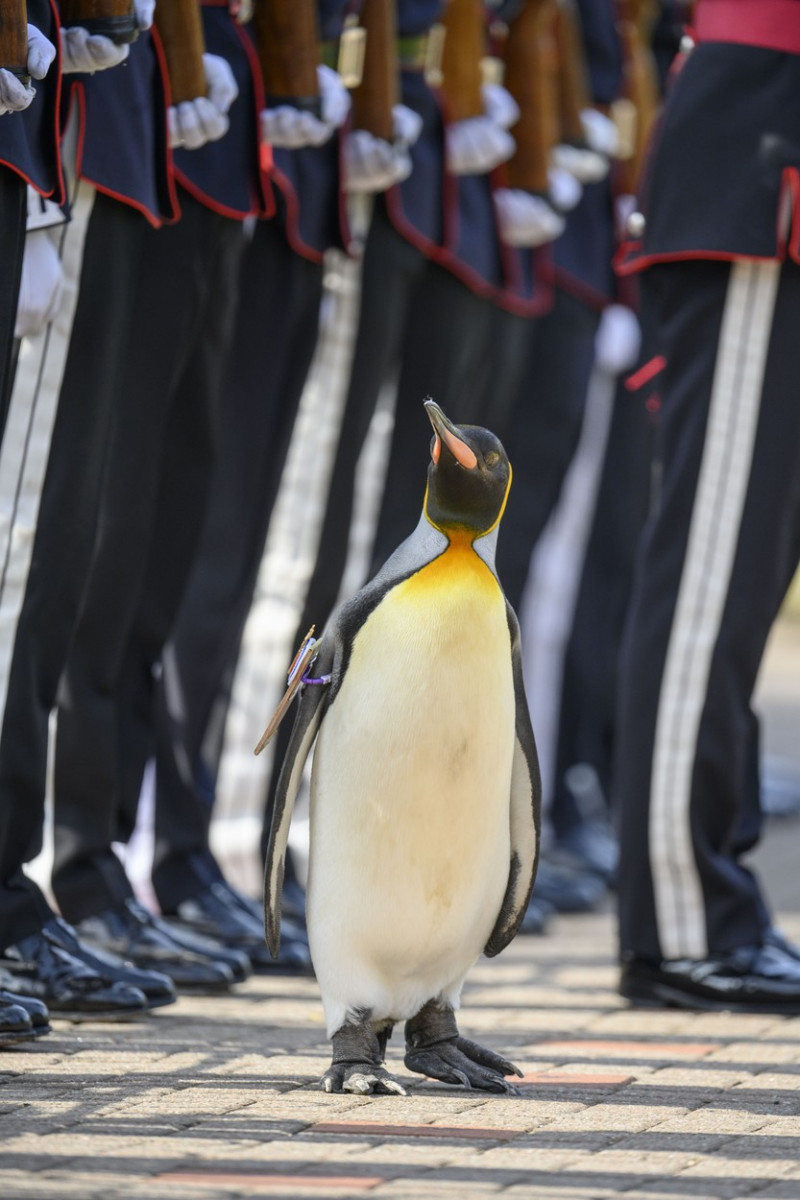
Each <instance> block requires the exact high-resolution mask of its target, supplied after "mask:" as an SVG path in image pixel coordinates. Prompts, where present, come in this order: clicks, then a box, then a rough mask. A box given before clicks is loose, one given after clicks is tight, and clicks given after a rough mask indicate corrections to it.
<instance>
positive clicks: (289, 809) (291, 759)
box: [264, 637, 334, 958]
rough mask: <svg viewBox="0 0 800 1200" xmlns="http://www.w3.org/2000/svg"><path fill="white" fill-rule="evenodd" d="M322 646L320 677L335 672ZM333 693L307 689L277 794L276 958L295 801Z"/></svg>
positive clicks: (268, 904)
mask: <svg viewBox="0 0 800 1200" xmlns="http://www.w3.org/2000/svg"><path fill="white" fill-rule="evenodd" d="M319 645H320V648H319V653H318V654H317V657H316V658H315V660H314V667H313V671H314V675H315V676H316V677H317V678H319V677H321V676H323V675H329V674H330V673H331V671H332V666H333V657H334V654H333V639H332V638H330V637H324V638H322V640H321V641H320V644H319ZM329 693H330V688H329V686H326V685H324V684H307V685H306V686H305V687H304V688H303V692H302V694H301V697H300V705H299V708H298V710H297V716H296V717H295V721H294V726H293V728H292V736H291V738H290V739H289V745H288V747H287V749H286V757H285V758H284V760H283V764H282V766H281V773H280V777H279V779H278V788H277V791H276V793H275V803H274V806H273V809H272V823H271V825H270V831H269V844H268V846H267V857H266V862H265V864H264V933H265V935H266V939H267V946H268V947H269V952H270V954H271V955H272V957H273V958H277V957H278V954H279V951H280V944H281V896H282V893H283V869H284V860H285V858H286V844H287V842H288V840H289V826H290V825H291V822H292V813H293V811H294V802H295V800H296V799H297V793H298V792H299V790H300V783H301V780H302V778H303V769H304V767H305V765H306V759H307V758H308V754H309V751H310V750H311V747H312V745H313V744H314V738H315V737H316V736H317V732H318V730H319V727H320V724H321V722H322V718H323V715H324V713H325V709H326V707H327V703H328V698H329Z"/></svg>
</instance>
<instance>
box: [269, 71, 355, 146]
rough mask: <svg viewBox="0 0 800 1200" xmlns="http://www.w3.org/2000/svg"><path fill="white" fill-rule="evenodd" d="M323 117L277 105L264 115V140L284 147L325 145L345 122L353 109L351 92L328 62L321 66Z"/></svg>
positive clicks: (321, 107) (288, 105)
mask: <svg viewBox="0 0 800 1200" xmlns="http://www.w3.org/2000/svg"><path fill="white" fill-rule="evenodd" d="M317 80H318V82H319V95H320V109H321V117H315V116H314V114H313V113H310V112H305V111H304V110H303V109H300V108H293V107H292V105H290V104H277V105H276V106H275V107H274V108H265V109H263V111H262V112H261V114H260V118H259V122H260V128H261V140H262V141H264V142H269V143H270V145H271V146H278V147H280V148H281V149H284V150H302V149H303V147H304V146H324V145H325V143H326V142H327V141H330V139H331V138H332V137H333V134H334V131H335V130H336V129H338V128H339V126H340V125H343V124H344V122H345V121H346V120H347V115H348V113H349V112H350V93H349V92H348V90H347V88H346V87H345V86H344V84H343V83H342V81H341V79H340V78H339V76H338V75H337V73H336V71H333V70H331V68H330V67H326V66H325V65H324V64H323V65H320V66H319V67H317Z"/></svg>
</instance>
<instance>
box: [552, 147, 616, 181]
mask: <svg viewBox="0 0 800 1200" xmlns="http://www.w3.org/2000/svg"><path fill="white" fill-rule="evenodd" d="M550 161H551V163H552V165H553V166H554V167H560V168H561V170H562V171H569V173H570V175H574V176H575V178H576V179H577V180H578V182H579V183H598V182H599V181H600V180H601V179H605V177H606V175H607V174H608V165H609V164H608V159H607V158H606V156H605V155H604V154H598V153H597V151H596V150H590V149H588V147H584V146H569V145H567V144H566V143H565V142H561V143H560V144H559V145H558V146H554V147H553V149H552V152H551V155H550Z"/></svg>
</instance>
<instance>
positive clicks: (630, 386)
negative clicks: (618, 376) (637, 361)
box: [625, 354, 667, 392]
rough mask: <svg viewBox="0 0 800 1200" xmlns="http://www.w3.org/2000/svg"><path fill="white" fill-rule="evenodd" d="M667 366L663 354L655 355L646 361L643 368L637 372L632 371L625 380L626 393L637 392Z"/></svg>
mask: <svg viewBox="0 0 800 1200" xmlns="http://www.w3.org/2000/svg"><path fill="white" fill-rule="evenodd" d="M666 365H667V360H666V359H665V358H664V355H663V354H656V355H655V356H654V357H653V358H651V359H648V361H647V362H646V363H645V364H644V366H641V367H639V370H638V371H634V372H633V374H631V375H629V376H628V378H627V379H626V380H625V390H626V391H627V392H638V391H639V389H640V388H643V387H644V386H645V384H646V383H649V382H650V380H651V379H655V377H656V375H658V374H660V373H661V371H663V370H664V367H665V366H666Z"/></svg>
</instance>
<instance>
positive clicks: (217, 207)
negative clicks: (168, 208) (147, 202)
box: [173, 150, 259, 221]
mask: <svg viewBox="0 0 800 1200" xmlns="http://www.w3.org/2000/svg"><path fill="white" fill-rule="evenodd" d="M191 153H192V151H191V150H190V151H189V154H191ZM173 171H174V174H175V178H176V179H177V181H178V183H179V184H180V185H181V187H182V188H184V189H185V190H186V191H187V192H188V193H189V194H190V195H191V196H194V198H195V200H197V202H198V203H199V204H202V205H203V207H204V208H208V209H210V210H211V212H215V213H217V214H218V215H219V216H220V217H228V218H229V219H230V220H232V221H243V220H244V219H245V217H253V216H257V215H259V209H258V207H257V206H256V204H255V202H253V204H252V205H251V206H250V208H249V209H248V210H247V211H245V212H242V210H241V209H238V208H228V206H227V205H226V204H220V202H219V200H215V199H214V198H213V196H209V194H208V192H204V191H203V189H202V188H200V187H198V186H197V184H196V183H193V182H192V180H191V179H190V178H189V177H188V175H186V174H185V173H184V172H183V171H182V170H181V168H180V167H178V166H175V167H173Z"/></svg>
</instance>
